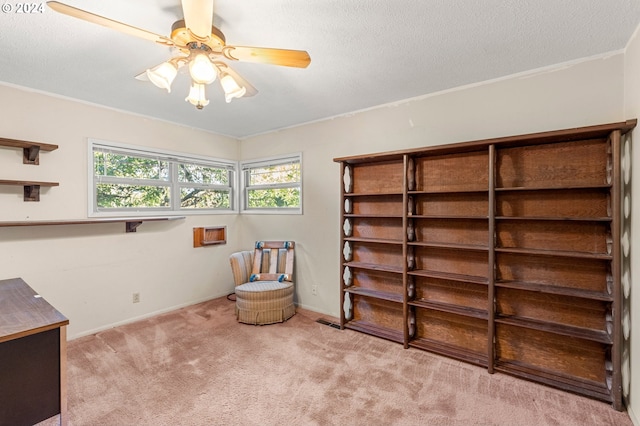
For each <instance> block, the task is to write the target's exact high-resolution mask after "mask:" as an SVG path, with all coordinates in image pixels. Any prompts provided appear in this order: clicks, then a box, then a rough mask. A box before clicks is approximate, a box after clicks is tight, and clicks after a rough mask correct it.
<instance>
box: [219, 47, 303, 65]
mask: <svg viewBox="0 0 640 426" xmlns="http://www.w3.org/2000/svg"><path fill="white" fill-rule="evenodd" d="M222 53H223V54H224V56H225V57H226V58H228V59H232V60H236V61H246V62H257V63H261V64H273V65H282V66H285V67H296V68H306V67H308V66H309V64H310V63H311V58H310V57H309V54H308V53H307V52H306V51H304V50H286V49H270V48H267V47H246V46H225V47H224V48H223V49H222Z"/></svg>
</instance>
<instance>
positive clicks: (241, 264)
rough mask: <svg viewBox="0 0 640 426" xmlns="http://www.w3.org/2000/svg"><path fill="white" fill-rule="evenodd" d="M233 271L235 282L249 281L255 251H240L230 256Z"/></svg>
mask: <svg viewBox="0 0 640 426" xmlns="http://www.w3.org/2000/svg"><path fill="white" fill-rule="evenodd" d="M229 263H230V264H231V272H233V282H234V284H235V285H237V286H238V285H241V284H244V283H248V282H249V277H250V276H251V268H252V267H253V251H248V250H246V251H239V252H237V253H233V254H232V255H231V256H229Z"/></svg>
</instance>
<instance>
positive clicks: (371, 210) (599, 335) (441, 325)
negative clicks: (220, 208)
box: [334, 120, 636, 410]
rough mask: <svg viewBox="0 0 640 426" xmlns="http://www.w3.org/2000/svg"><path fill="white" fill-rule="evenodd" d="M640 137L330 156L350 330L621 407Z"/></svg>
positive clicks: (523, 138) (579, 136) (556, 137)
mask: <svg viewBox="0 0 640 426" xmlns="http://www.w3.org/2000/svg"><path fill="white" fill-rule="evenodd" d="M635 126H636V120H630V121H627V122H622V123H611V124H605V125H600V126H590V127H584V128H577V129H566V130H560V131H552V132H543V133H536V134H529V135H520V136H512V137H505V138H495V139H488V140H481V141H470V142H464V143H460V144H448V145H441V146H429V147H425V148H418V149H411V150H402V151H393V152H385V153H378V154H365V155H360V156H351V157H342V158H335V159H334V161H336V162H338V163H340V173H341V176H340V177H341V185H340V196H341V206H342V208H341V213H340V223H341V253H340V264H341V271H340V282H341V285H340V288H341V291H340V303H341V308H342V309H341V319H340V323H341V327H342V328H350V329H353V330H358V331H361V332H364V333H368V334H372V335H375V336H379V337H382V338H385V339H389V340H392V341H396V342H399V343H402V344H403V345H404V346H405V347H406V348H408V347H415V348H419V349H423V350H428V351H432V352H435V353H439V354H442V355H446V356H449V357H453V358H456V359H460V360H463V361H466V362H470V363H473V364H476V365H480V366H483V367H485V368H487V370H488V372H489V373H493V372H495V371H500V372H503V373H508V374H512V375H514V376H517V377H521V378H525V379H527V380H533V381H537V382H540V383H543V384H546V385H549V386H553V387H556V388H560V389H563V390H566V391H570V392H575V393H579V394H582V395H585V396H589V397H592V398H596V399H600V400H603V401H607V402H609V403H611V404H612V406H613V407H614V408H615V409H617V410H622V409H623V404H622V350H623V348H622V345H623V341H622V318H621V312H622V306H623V302H624V301H623V295H622V293H621V275H622V274H621V248H620V244H619V243H618V242H619V241H620V238H621V231H620V229H621V221H622V214H621V204H622V202H621V195H620V194H621V193H622V188H623V186H622V185H623V183H622V179H621V150H622V148H621V147H622V145H623V143H626V144H628V143H630V139H628V138H626V139H625V135H626V134H628V133H629V132H630V131H631V130H632V129H633V128H634V127H635ZM627 148H628V147H627Z"/></svg>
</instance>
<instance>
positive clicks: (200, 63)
mask: <svg viewBox="0 0 640 426" xmlns="http://www.w3.org/2000/svg"><path fill="white" fill-rule="evenodd" d="M213 1H214V0H182V11H183V14H184V19H181V20H178V21H176V22H174V23H173V25H172V26H171V34H170V35H169V36H168V37H167V36H162V35H158V34H155V33H152V32H150V31H146V30H143V29H140V28H137V27H133V26H131V25H128V24H124V23H122V22H118V21H114V20H112V19H109V18H105V17H103V16H99V15H96V14H93V13H91V12H87V11H85V10H82V9H78V8H75V7H73V6H69V5H67V4H64V3H60V2H57V1H48V2H47V5H48V6H49V7H50V8H51V9H53V10H55V11H56V12H59V13H62V14H65V15H69V16H72V17H74V18H79V19H82V20H85V21H88V22H91V23H94V24H98V25H102V26H105V27H108V28H112V29H115V30H118V31H121V32H123V33H126V34H129V35H133V36H136V37H141V38H144V39H146V40H149V41H152V42H155V43H158V44H161V45H163V46H167V47H171V48H174V50H175V54H174V55H173V56H172V57H171V59H169V60H168V61H166V62H163V63H161V64H160V65H157V66H155V67H153V68H149V69H147V70H146V71H145V72H144V73H142V74H139V75H138V76H136V78H138V79H145V80H146V79H148V80H150V81H151V82H152V83H153V84H155V85H156V86H158V87H160V88H162V89H166V90H167V91H168V92H170V91H171V83H172V82H173V80H174V79H175V77H176V75H177V73H178V69H180V68H182V67H184V66H187V65H188V67H189V74H190V76H191V90H190V91H189V96H187V98H186V99H185V100H186V101H189V102H190V103H191V104H193V105H195V107H196V108H198V109H202V108H203V107H205V106H206V105H207V104H208V103H209V101H208V100H207V98H206V93H205V88H206V85H208V84H210V83H213V82H214V81H215V80H216V78H217V79H218V81H220V85H221V86H222V89H223V91H224V93H225V99H226V101H227V102H231V100H232V99H235V98H240V97H243V96H253V95H255V94H256V93H258V91H257V90H256V89H255V88H254V87H253V86H251V84H249V83H248V82H247V81H246V80H244V79H243V78H242V77H240V76H239V75H238V73H236V72H235V71H233V70H232V69H231V67H229V65H228V64H227V63H226V62H225V61H223V60H222V59H224V60H228V61H245V62H256V63H263V64H273V65H281V66H286V67H296V68H306V67H307V66H308V65H309V64H310V63H311V58H310V57H309V54H308V53H307V52H306V51H303V50H287V49H273V48H265V47H248V46H232V45H227V44H226V39H225V36H224V34H223V33H222V31H220V30H219V29H218V28H216V27H215V26H213Z"/></svg>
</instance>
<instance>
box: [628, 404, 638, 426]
mask: <svg viewBox="0 0 640 426" xmlns="http://www.w3.org/2000/svg"><path fill="white" fill-rule="evenodd" d="M627 414H629V418H630V419H631V422H632V423H633V425H634V426H640V422H639V421H638V417H636V414H635V413H634V412H633V409H632V408H631V407H627Z"/></svg>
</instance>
